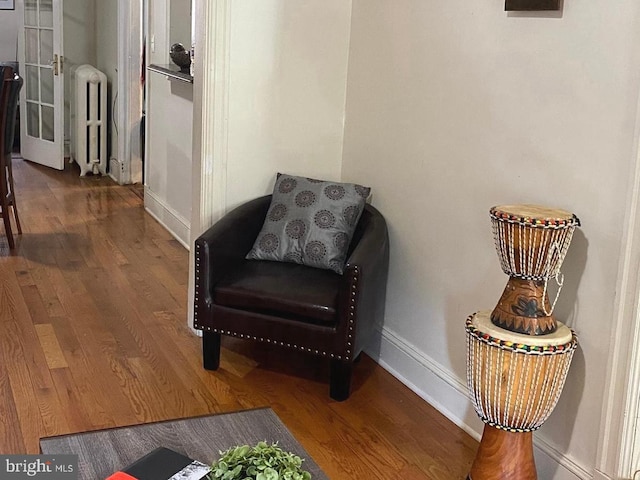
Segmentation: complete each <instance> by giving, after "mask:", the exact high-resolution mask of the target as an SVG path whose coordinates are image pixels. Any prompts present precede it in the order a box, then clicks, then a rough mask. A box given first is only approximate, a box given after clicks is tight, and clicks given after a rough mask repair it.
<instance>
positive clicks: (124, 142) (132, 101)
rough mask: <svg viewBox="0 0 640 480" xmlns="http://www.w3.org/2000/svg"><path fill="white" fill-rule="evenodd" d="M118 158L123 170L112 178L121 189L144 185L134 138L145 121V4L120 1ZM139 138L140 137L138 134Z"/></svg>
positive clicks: (128, 0)
mask: <svg viewBox="0 0 640 480" xmlns="http://www.w3.org/2000/svg"><path fill="white" fill-rule="evenodd" d="M117 41H118V125H119V129H120V134H119V135H118V157H117V161H118V164H119V166H120V170H119V171H118V172H117V173H116V172H114V173H113V174H112V175H111V177H112V178H114V180H116V181H117V182H118V183H119V184H120V185H125V184H130V183H135V182H140V181H142V159H141V158H140V148H139V142H138V151H135V149H133V148H132V143H135V142H132V141H131V140H132V135H136V132H139V131H140V119H141V118H142V87H141V84H140V74H141V69H142V57H141V55H142V0H118V40H117ZM137 137H138V138H140V135H139V133H138V135H137Z"/></svg>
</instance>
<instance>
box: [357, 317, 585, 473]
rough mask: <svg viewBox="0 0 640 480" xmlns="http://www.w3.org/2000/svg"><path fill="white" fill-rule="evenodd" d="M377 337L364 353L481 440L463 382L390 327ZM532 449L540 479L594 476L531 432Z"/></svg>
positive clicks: (480, 430)
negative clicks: (375, 346) (378, 339)
mask: <svg viewBox="0 0 640 480" xmlns="http://www.w3.org/2000/svg"><path fill="white" fill-rule="evenodd" d="M461 325H462V324H461ZM461 328H462V326H461ZM380 338H381V341H380V346H379V348H378V349H376V350H375V351H374V350H373V349H367V354H368V355H369V356H371V357H372V358H373V359H374V360H376V361H377V362H378V363H379V364H380V365H381V366H382V367H383V368H384V369H385V370H387V371H388V372H389V373H391V374H392V375H393V376H394V377H396V378H397V379H398V380H400V381H401V382H402V383H403V384H405V385H406V386H407V387H408V388H409V389H411V390H412V391H413V392H415V393H416V394H417V395H418V396H419V397H421V398H422V399H424V400H425V401H427V402H428V403H429V404H431V406H433V407H434V408H435V409H436V410H438V411H439V412H440V413H442V414H443V415H444V416H445V417H447V418H448V419H449V420H451V421H452V422H453V423H454V424H455V425H457V426H458V427H460V428H461V429H463V430H464V431H465V432H467V433H468V434H469V435H471V436H472V437H473V438H475V439H476V440H480V437H481V436H482V428H483V423H482V422H481V421H480V419H479V418H478V417H477V415H476V413H475V411H474V409H473V406H472V405H471V400H469V395H468V390H467V386H466V383H465V381H463V380H461V379H460V378H458V377H457V376H455V375H453V374H452V373H451V372H450V371H449V370H447V369H445V368H443V367H442V366H441V365H440V364H438V363H437V362H436V361H435V360H433V359H432V358H431V357H429V355H427V354H425V353H424V352H421V351H420V350H418V349H417V348H416V347H415V346H414V345H412V344H411V343H410V342H408V341H407V340H405V339H403V338H402V337H400V336H399V335H397V334H396V333H395V332H393V331H391V330H390V329H388V328H386V327H383V328H382V330H381V332H380ZM399 372H404V374H400V373H399ZM460 412H464V413H463V414H461V413H460ZM534 449H535V451H534V453H535V457H536V467H537V469H538V476H539V478H544V479H545V480H584V479H590V478H593V475H592V474H591V473H589V471H588V470H587V469H586V468H585V467H584V466H582V465H580V464H578V463H577V462H576V461H575V460H573V459H572V458H570V457H568V456H566V455H564V454H563V453H562V452H559V451H558V450H557V449H555V448H554V447H553V446H552V445H550V444H549V443H547V442H545V441H544V440H543V439H542V438H541V437H540V435H536V434H534Z"/></svg>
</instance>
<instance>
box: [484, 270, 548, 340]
mask: <svg viewBox="0 0 640 480" xmlns="http://www.w3.org/2000/svg"><path fill="white" fill-rule="evenodd" d="M543 298H544V299H543ZM543 301H544V305H545V308H546V310H547V312H548V311H550V310H551V305H550V304H549V298H548V297H547V295H544V282H543V281H540V280H524V279H521V278H516V277H510V278H509V282H508V283H507V286H506V287H505V289H504V292H502V296H501V297H500V301H499V302H498V305H496V308H494V310H493V312H491V321H492V322H493V324H494V325H496V326H498V327H501V328H504V329H506V330H509V331H511V332H517V333H524V334H526V335H546V334H549V333H553V332H555V331H556V328H557V324H556V320H555V318H554V317H553V315H547V314H546V313H545V312H544V308H542V302H543Z"/></svg>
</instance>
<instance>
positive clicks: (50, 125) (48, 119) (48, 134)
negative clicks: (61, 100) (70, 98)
mask: <svg viewBox="0 0 640 480" xmlns="http://www.w3.org/2000/svg"><path fill="white" fill-rule="evenodd" d="M54 118H55V116H54V115H53V107H46V106H44V105H42V139H43V140H49V141H51V142H53V137H54V133H55V132H54V123H55V120H54Z"/></svg>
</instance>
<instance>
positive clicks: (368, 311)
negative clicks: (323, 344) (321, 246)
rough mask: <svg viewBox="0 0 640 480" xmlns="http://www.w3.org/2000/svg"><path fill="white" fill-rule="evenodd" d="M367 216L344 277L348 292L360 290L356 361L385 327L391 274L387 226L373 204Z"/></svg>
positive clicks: (357, 307)
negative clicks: (378, 331)
mask: <svg viewBox="0 0 640 480" xmlns="http://www.w3.org/2000/svg"><path fill="white" fill-rule="evenodd" d="M365 214H366V215H367V217H368V218H367V220H366V224H365V226H364V231H363V232H362V237H361V238H360V241H359V242H358V244H357V245H356V246H355V248H354V249H353V251H352V252H351V255H350V256H349V258H348V259H347V263H346V268H345V275H344V276H345V282H346V283H347V284H348V285H345V288H348V290H347V291H350V290H351V291H353V285H355V291H356V297H355V309H356V312H357V314H356V315H354V318H357V324H356V325H355V328H356V335H355V340H356V343H355V345H354V348H353V356H354V358H355V357H356V356H357V355H358V354H359V353H360V352H361V351H362V350H363V349H364V348H365V347H366V346H367V344H368V342H369V340H370V339H371V337H372V335H373V334H374V332H375V329H376V327H377V326H378V325H380V324H382V321H383V319H384V309H385V298H386V290H387V274H388V271H389V233H388V230H387V223H386V221H385V219H384V217H383V216H382V214H381V213H380V212H379V211H378V210H377V209H376V208H374V207H372V206H371V205H367V206H366V207H365V212H364V213H363V216H364V215H365ZM349 285H352V287H349ZM345 306H346V305H345Z"/></svg>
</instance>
